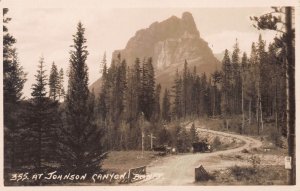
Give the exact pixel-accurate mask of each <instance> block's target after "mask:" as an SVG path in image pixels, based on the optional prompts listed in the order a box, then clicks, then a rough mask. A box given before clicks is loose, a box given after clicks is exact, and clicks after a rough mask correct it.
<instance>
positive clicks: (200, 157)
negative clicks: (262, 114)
mask: <svg viewBox="0 0 300 191" xmlns="http://www.w3.org/2000/svg"><path fill="white" fill-rule="evenodd" d="M197 130H198V131H206V132H210V133H213V134H216V135H218V136H225V137H230V138H236V139H239V140H242V141H244V142H245V144H244V145H242V146H240V147H238V148H234V149H230V150H224V151H216V152H212V153H196V154H192V153H191V154H184V155H180V154H179V155H173V156H168V157H165V158H161V159H158V160H157V161H155V162H153V163H151V164H150V165H149V166H147V174H148V176H147V178H146V179H145V180H143V181H141V182H138V183H135V184H136V185H193V182H194V172H195V167H198V166H200V165H203V166H204V168H205V169H206V170H208V171H210V170H215V169H219V168H226V167H230V166H233V165H235V164H237V165H238V163H239V162H238V161H226V162H225V161H222V160H215V158H216V156H219V155H221V154H223V155H228V154H234V153H237V152H240V151H242V150H243V149H248V150H250V149H252V148H258V147H260V146H261V145H262V142H261V141H259V140H256V139H253V138H250V137H246V136H242V135H236V134H230V133H225V132H219V131H213V130H206V129H200V128H198V129H197Z"/></svg>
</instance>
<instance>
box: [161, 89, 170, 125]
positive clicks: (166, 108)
mask: <svg viewBox="0 0 300 191" xmlns="http://www.w3.org/2000/svg"><path fill="white" fill-rule="evenodd" d="M162 119H163V120H165V121H167V122H170V121H171V101H170V93H169V90H168V89H167V88H166V89H165V92H164V97H163V101H162Z"/></svg>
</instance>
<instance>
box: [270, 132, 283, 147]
mask: <svg viewBox="0 0 300 191" xmlns="http://www.w3.org/2000/svg"><path fill="white" fill-rule="evenodd" d="M269 140H270V141H271V142H272V143H273V144H274V145H276V146H278V147H282V141H281V134H280V133H279V132H278V131H277V130H273V131H271V132H270V135H269Z"/></svg>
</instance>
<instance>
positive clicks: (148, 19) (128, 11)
mask: <svg viewBox="0 0 300 191" xmlns="http://www.w3.org/2000/svg"><path fill="white" fill-rule="evenodd" d="M185 11H189V12H191V13H192V15H193V17H194V20H195V22H196V25H197V28H198V30H199V32H200V37H201V38H203V39H204V40H205V41H207V42H208V44H209V46H210V48H211V49H212V50H213V52H214V53H220V52H222V51H224V50H225V49H226V48H227V49H229V50H231V49H232V47H233V44H234V42H235V38H237V39H238V41H239V44H240V49H241V50H242V51H246V52H248V53H249V52H250V48H251V43H252V42H253V41H254V42H256V41H257V39H258V35H259V33H262V35H263V39H265V40H267V42H270V41H271V40H272V39H273V38H274V35H275V33H273V32H262V31H257V30H256V29H255V28H253V27H252V22H251V21H250V19H249V16H250V15H261V14H262V13H266V12H268V11H270V8H193V9H189V8H184V9H183V8H91V7H89V8H83V7H81V8H76V7H75V8H69V9H68V8H42V9H41V8H22V7H16V8H9V12H8V16H9V17H11V18H12V19H13V20H12V21H11V22H10V23H9V25H8V29H9V32H10V33H11V34H12V35H13V36H14V37H15V38H16V39H17V44H16V47H17V49H18V54H19V60H20V64H21V65H22V66H23V67H24V70H25V72H27V73H28V76H27V78H28V80H27V82H26V84H25V87H24V95H25V96H26V97H30V92H31V85H32V84H33V83H34V82H35V79H34V75H35V73H36V69H37V65H38V60H39V58H40V57H41V56H43V57H44V58H45V63H46V69H47V71H48V74H49V71H50V67H51V64H52V62H53V61H54V62H55V63H56V64H57V66H58V67H59V68H63V69H64V71H65V73H66V71H67V68H68V66H69V61H68V60H69V56H70V55H69V51H70V50H71V48H70V45H72V35H73V34H75V33H76V25H77V23H78V22H79V21H81V22H82V23H83V26H84V27H85V28H86V35H85V37H86V38H87V46H88V51H89V56H88V59H87V65H88V67H89V74H90V75H89V82H90V84H91V83H93V82H94V81H95V80H97V79H98V78H99V77H100V73H99V63H100V62H101V60H102V56H103V54H104V52H106V54H107V58H108V63H110V58H111V53H112V51H114V50H116V49H123V48H124V47H125V46H126V43H127V41H128V40H129V39H130V38H131V37H132V36H134V34H135V32H136V31H137V30H139V29H142V28H147V27H149V25H150V24H152V23H153V22H155V21H159V22H160V21H163V20H165V19H167V18H169V17H171V16H172V15H175V16H178V17H181V15H182V13H183V12H185ZM65 87H67V77H66V76H65Z"/></svg>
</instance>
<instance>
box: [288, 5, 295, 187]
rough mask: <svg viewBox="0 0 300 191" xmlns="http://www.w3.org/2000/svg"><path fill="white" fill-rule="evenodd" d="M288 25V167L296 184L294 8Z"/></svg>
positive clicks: (289, 15) (290, 181) (290, 9)
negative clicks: (289, 159) (289, 165)
mask: <svg viewBox="0 0 300 191" xmlns="http://www.w3.org/2000/svg"><path fill="white" fill-rule="evenodd" d="M285 25H286V44H285V45H286V96H287V97H286V99H287V102H286V125H287V142H288V155H289V157H291V169H287V175H288V176H287V181H288V184H290V185H295V184H296V157H295V63H294V53H293V32H292V8H291V7H286V8H285Z"/></svg>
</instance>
